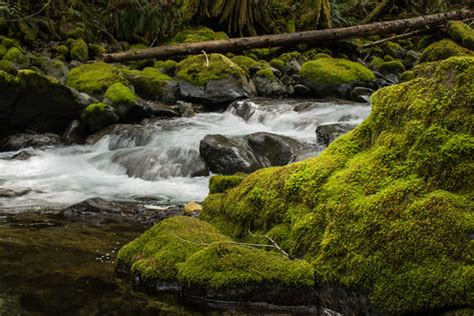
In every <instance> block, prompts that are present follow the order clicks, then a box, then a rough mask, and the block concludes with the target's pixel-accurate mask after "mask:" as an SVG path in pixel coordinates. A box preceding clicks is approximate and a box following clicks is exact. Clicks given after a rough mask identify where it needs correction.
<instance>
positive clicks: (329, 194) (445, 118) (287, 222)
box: [201, 57, 474, 313]
mask: <svg viewBox="0 0 474 316" xmlns="http://www.w3.org/2000/svg"><path fill="white" fill-rule="evenodd" d="M473 103H474V58H472V57H454V58H450V59H448V60H445V61H443V62H441V63H439V64H438V66H437V68H436V71H435V73H434V74H433V76H432V77H419V78H416V79H414V80H412V81H409V82H406V83H403V84H399V85H396V86H391V87H387V88H384V89H381V90H379V91H378V92H377V93H376V94H375V95H373V97H372V105H373V109H372V114H371V116H370V117H369V118H368V119H367V120H366V121H364V122H363V123H362V124H361V125H360V126H359V127H358V128H356V129H355V130H353V131H352V132H349V133H348V134H346V135H344V136H342V137H341V138H339V139H338V140H336V141H335V142H334V143H333V144H332V145H331V146H329V148H328V149H327V150H326V151H324V152H323V153H322V154H321V156H320V157H317V158H312V159H308V160H305V161H302V162H298V163H295V164H291V165H289V166H286V167H277V168H268V169H263V170H259V171H257V172H255V173H254V174H251V175H249V176H247V177H246V178H245V179H243V180H242V182H241V183H240V185H239V186H237V187H235V188H233V189H230V190H228V191H226V192H224V193H216V194H211V195H210V196H209V197H208V198H207V199H206V200H205V202H204V204H203V208H204V211H203V214H202V215H201V217H202V219H204V220H207V221H209V222H210V223H212V224H214V225H215V226H216V227H218V228H219V229H220V230H221V231H222V232H224V233H225V234H228V235H229V236H231V237H233V238H238V239H243V240H249V239H252V236H249V235H248V231H249V230H251V231H259V232H261V233H265V234H267V235H269V236H271V237H272V238H273V239H275V240H276V241H277V242H278V243H279V244H280V245H281V246H282V247H284V248H285V249H286V250H288V251H289V252H290V254H291V255H293V256H302V257H304V258H305V259H307V260H308V261H310V262H311V263H312V264H313V265H314V267H315V272H316V281H317V282H330V283H338V284H342V285H344V286H347V287H351V288H357V289H359V290H363V291H367V292H368V293H369V296H370V299H371V301H372V302H373V303H374V304H375V305H376V306H378V307H379V308H381V309H382V310H384V311H385V312H389V313H404V312H420V311H425V310H430V309H436V308H446V307H453V306H464V305H468V306H469V305H470V306H472V305H473V304H474V295H473V293H474V292H473V291H472V290H473V288H474V287H473V285H474V242H473V241H472V240H471V238H470V237H469V236H470V235H471V236H472V234H473V233H474V213H473V212H472V210H473V207H474V203H473V196H474V195H473V186H474V166H473V162H472V157H473V156H474V136H473V128H474V125H473V119H474V117H473V111H472V105H473ZM217 192H218V191H217Z"/></svg>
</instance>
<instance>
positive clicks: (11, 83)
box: [0, 70, 20, 89]
mask: <svg viewBox="0 0 474 316" xmlns="http://www.w3.org/2000/svg"><path fill="white" fill-rule="evenodd" d="M19 84H20V81H19V80H18V78H17V77H15V76H13V75H11V74H9V73H8V72H5V71H3V70H0V86H1V87H2V88H5V87H6V88H9V89H13V88H14V87H17V86H18V85H19Z"/></svg>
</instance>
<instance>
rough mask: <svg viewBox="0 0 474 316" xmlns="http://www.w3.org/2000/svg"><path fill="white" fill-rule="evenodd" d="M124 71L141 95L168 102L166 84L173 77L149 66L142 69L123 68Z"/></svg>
mask: <svg viewBox="0 0 474 316" xmlns="http://www.w3.org/2000/svg"><path fill="white" fill-rule="evenodd" d="M122 71H123V72H124V74H125V76H126V78H127V79H128V80H129V81H130V82H131V83H132V84H133V86H134V87H135V91H136V93H137V94H138V95H139V96H141V97H143V98H147V99H150V100H161V101H164V102H166V100H165V99H166V98H168V97H166V96H165V94H168V93H169V92H168V90H167V89H166V85H167V83H168V82H170V81H171V80H172V79H171V77H169V76H168V75H165V74H163V73H162V72H161V71H160V70H158V69H156V68H152V67H147V68H145V69H143V70H142V71H140V70H128V69H122Z"/></svg>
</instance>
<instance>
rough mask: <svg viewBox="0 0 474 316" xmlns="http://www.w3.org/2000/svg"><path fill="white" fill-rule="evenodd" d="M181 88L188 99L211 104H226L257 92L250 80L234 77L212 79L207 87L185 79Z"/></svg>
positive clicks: (182, 94) (181, 83) (180, 84)
mask: <svg viewBox="0 0 474 316" xmlns="http://www.w3.org/2000/svg"><path fill="white" fill-rule="evenodd" d="M179 90H180V94H181V97H182V98H184V99H186V100H189V101H195V102H197V103H204V104H211V105H213V104H216V105H219V104H226V103H230V102H232V101H234V100H237V99H243V98H248V97H250V96H251V95H253V94H255V87H253V86H252V84H251V83H250V82H248V81H244V82H243V81H242V80H239V79H235V78H233V77H228V78H225V79H222V80H210V81H209V82H208V83H207V85H206V86H205V87H198V86H195V85H193V84H191V83H189V82H184V81H183V82H180V83H179Z"/></svg>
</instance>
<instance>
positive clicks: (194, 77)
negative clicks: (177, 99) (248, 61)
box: [176, 54, 245, 87]
mask: <svg viewBox="0 0 474 316" xmlns="http://www.w3.org/2000/svg"><path fill="white" fill-rule="evenodd" d="M176 75H177V78H178V79H180V80H183V81H186V82H189V83H191V84H193V85H196V86H201V87H202V86H205V85H206V84H207V83H208V82H209V81H211V80H221V79H224V78H227V77H229V76H232V77H234V78H235V79H238V80H241V79H243V77H244V76H245V72H244V71H243V70H242V68H240V67H239V66H237V65H236V64H234V63H233V62H232V61H231V60H230V59H228V58H227V57H225V56H224V55H221V54H210V55H208V56H205V55H204V54H203V55H196V56H190V57H188V58H186V59H184V60H182V61H181V62H179V63H178V66H177V69H176Z"/></svg>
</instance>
